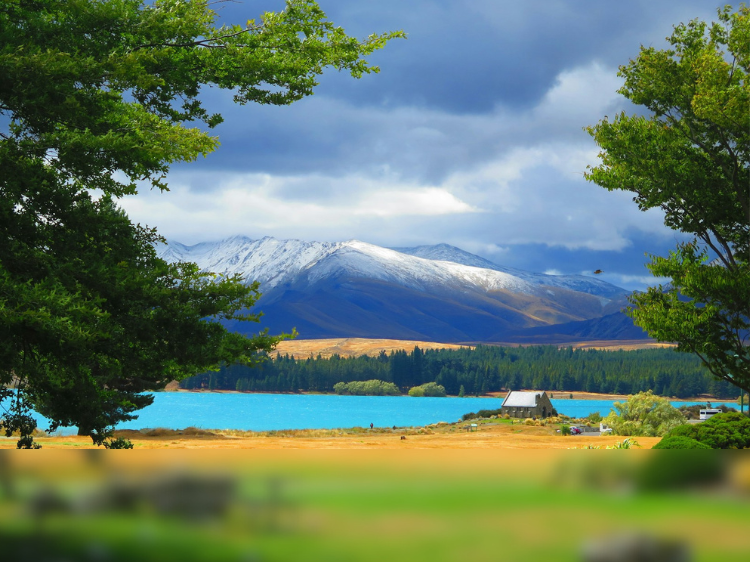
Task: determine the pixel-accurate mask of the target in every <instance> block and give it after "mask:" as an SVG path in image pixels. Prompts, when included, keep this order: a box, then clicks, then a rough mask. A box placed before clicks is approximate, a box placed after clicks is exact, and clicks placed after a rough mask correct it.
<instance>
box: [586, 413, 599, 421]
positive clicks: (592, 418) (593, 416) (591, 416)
mask: <svg viewBox="0 0 750 562" xmlns="http://www.w3.org/2000/svg"><path fill="white" fill-rule="evenodd" d="M587 419H588V420H589V422H590V423H599V422H600V421H602V415H601V414H600V413H599V412H591V413H590V414H589V415H588V416H587Z"/></svg>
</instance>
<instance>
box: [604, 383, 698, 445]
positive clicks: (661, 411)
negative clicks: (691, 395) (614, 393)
mask: <svg viewBox="0 0 750 562" xmlns="http://www.w3.org/2000/svg"><path fill="white" fill-rule="evenodd" d="M614 407H615V409H616V410H617V412H614V411H613V412H611V413H610V414H609V415H608V416H607V417H606V418H604V422H605V423H606V424H607V425H608V426H609V427H611V428H612V433H614V434H615V435H638V436H650V437H657V436H662V435H664V434H666V433H667V432H668V431H670V430H671V429H673V428H675V427H677V426H679V425H682V424H684V423H685V416H683V415H682V414H681V413H680V411H679V410H678V409H677V408H675V407H674V406H672V405H671V404H670V403H669V400H668V399H667V398H662V397H661V396H654V394H653V392H652V391H650V390H649V391H648V392H639V393H638V394H634V395H632V396H629V397H628V399H627V400H626V401H625V402H615V403H614Z"/></svg>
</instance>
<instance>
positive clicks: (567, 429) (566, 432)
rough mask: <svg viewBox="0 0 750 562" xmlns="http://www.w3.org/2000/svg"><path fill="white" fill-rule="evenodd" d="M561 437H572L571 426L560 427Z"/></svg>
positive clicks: (565, 424) (563, 425)
mask: <svg viewBox="0 0 750 562" xmlns="http://www.w3.org/2000/svg"><path fill="white" fill-rule="evenodd" d="M560 435H570V426H569V425H568V424H567V423H564V424H562V425H561V426H560Z"/></svg>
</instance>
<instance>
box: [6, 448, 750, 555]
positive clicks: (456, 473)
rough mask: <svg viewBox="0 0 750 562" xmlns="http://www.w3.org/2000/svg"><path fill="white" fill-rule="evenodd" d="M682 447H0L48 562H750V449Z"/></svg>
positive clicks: (9, 525) (29, 548)
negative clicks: (642, 553)
mask: <svg viewBox="0 0 750 562" xmlns="http://www.w3.org/2000/svg"><path fill="white" fill-rule="evenodd" d="M669 453H680V451H676V452H672V451H658V452H657V451H580V450H579V451H511V450H496V451H487V450H465V451H461V452H460V453H459V454H457V452H456V451H453V450H442V451H434V450H432V451H425V450H422V451H415V450H411V451H388V450H369V451H361V450H360V451H320V450H318V451H309V450H308V451H303V450H297V451H244V452H239V451H220V450H212V451H171V452H166V451H162V452H160V451H109V452H107V451H99V452H83V451H81V452H75V451H50V450H42V451H35V452H28V451H26V452H23V453H17V452H9V451H3V452H1V453H0V493H1V495H0V498H1V499H0V544H2V545H3V547H2V550H3V559H4V560H36V561H41V562H44V561H47V560H49V561H52V560H91V561H103V560H107V561H109V560H111V561H120V560H122V561H125V560H139V561H143V562H148V561H152V560H154V561H156V560H158V561H160V562H165V561H173V560H174V561H180V562H186V561H192V560H212V561H220V562H221V561H225V560H226V561H230V560H231V561H237V560H241V561H252V560H270V561H276V560H278V561H284V560H314V561H317V560H325V561H336V560H342V561H344V560H346V561H352V560H353V561H359V560H362V561H377V562H381V561H382V560H390V561H393V562H396V561H401V560H405V561H406V560H408V561H410V562H412V561H413V562H420V561H430V562H441V561H465V560H477V561H484V560H487V561H489V560H509V561H516V560H555V561H558V562H565V561H578V560H605V559H606V560H610V559H612V558H591V557H590V556H591V551H593V550H597V549H599V550H600V551H601V550H602V549H603V550H604V551H614V550H617V549H621V548H623V546H622V545H623V544H626V545H631V547H632V548H636V549H641V550H643V549H652V550H653V549H654V548H658V549H661V550H660V551H663V552H664V553H665V554H664V555H665V556H666V553H668V552H678V553H679V552H683V553H686V554H687V555H688V556H689V557H688V558H674V559H679V560H692V561H696V562H700V561H706V562H708V561H715V560H724V559H727V560H728V559H734V560H746V559H747V558H748V554H750V540H749V539H748V536H747V528H748V525H750V509H748V507H749V506H748V501H747V498H748V492H749V491H750V465H749V464H748V461H747V459H743V458H740V457H727V456H717V455H718V453H716V452H713V451H709V452H707V453H709V454H708V455H696V454H695V453H693V454H692V455H671V454H669ZM695 466H698V467H699V470H698V472H697V473H696V472H695V471H690V470H687V471H685V467H695ZM665 474H669V475H670V477H669V478H667V479H665V478H663V476H664V475H665ZM587 553H588V554H587ZM619 559H622V558H618V560H619ZM625 559H626V560H657V559H658V560H664V561H666V560H669V558H625ZM625 559H623V560H625Z"/></svg>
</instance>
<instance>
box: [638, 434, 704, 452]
mask: <svg viewBox="0 0 750 562" xmlns="http://www.w3.org/2000/svg"><path fill="white" fill-rule="evenodd" d="M652 448H653V449H710V448H711V447H709V446H708V445H706V444H705V443H701V442H700V441H697V440H695V439H691V438H690V437H684V436H682V435H673V436H670V437H665V438H664V439H662V440H661V441H659V442H658V443H657V444H656V445H654V446H653V447H652Z"/></svg>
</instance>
